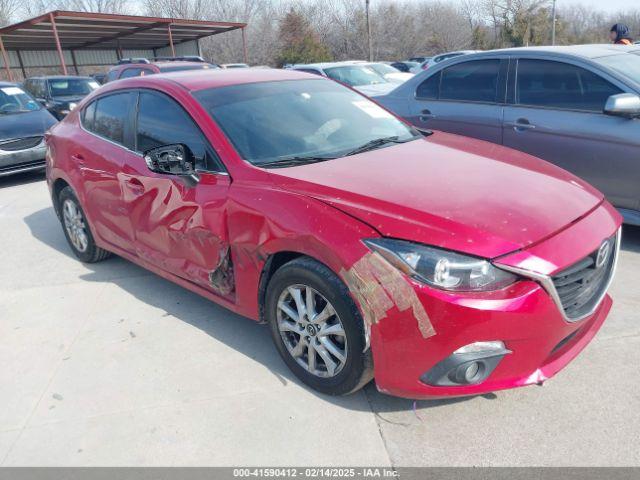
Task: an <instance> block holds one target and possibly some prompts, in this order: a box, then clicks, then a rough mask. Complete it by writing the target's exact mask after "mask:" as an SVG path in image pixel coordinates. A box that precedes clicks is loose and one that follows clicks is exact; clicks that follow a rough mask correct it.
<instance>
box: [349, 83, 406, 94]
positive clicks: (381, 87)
mask: <svg viewBox="0 0 640 480" xmlns="http://www.w3.org/2000/svg"><path fill="white" fill-rule="evenodd" d="M397 86H398V84H397V83H391V82H387V83H377V84H375V85H360V86H358V87H353V88H355V89H356V90H357V91H359V92H360V93H363V94H365V95H366V96H368V97H376V96H378V95H386V94H387V93H389V92H390V91H391V90H393V89H394V88H396V87H397Z"/></svg>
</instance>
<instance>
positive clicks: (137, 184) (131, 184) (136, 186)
mask: <svg viewBox="0 0 640 480" xmlns="http://www.w3.org/2000/svg"><path fill="white" fill-rule="evenodd" d="M125 185H126V186H127V188H128V189H129V190H131V191H132V192H133V193H135V194H136V195H142V194H143V193H144V185H143V184H142V182H141V181H140V180H138V179H137V178H130V179H129V180H127V181H126V182H125Z"/></svg>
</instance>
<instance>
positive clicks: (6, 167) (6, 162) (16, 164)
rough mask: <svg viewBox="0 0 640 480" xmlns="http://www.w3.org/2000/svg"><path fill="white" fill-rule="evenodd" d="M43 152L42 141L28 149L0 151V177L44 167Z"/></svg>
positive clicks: (44, 148)
mask: <svg viewBox="0 0 640 480" xmlns="http://www.w3.org/2000/svg"><path fill="white" fill-rule="evenodd" d="M45 152H46V147H45V145H44V142H43V143H42V144H40V145H38V146H37V147H34V148H30V149H28V150H21V151H18V152H6V151H0V177H3V176H7V175H13V174H16V173H21V172H28V171H32V170H40V169H42V168H44V167H45V161H44V157H45Z"/></svg>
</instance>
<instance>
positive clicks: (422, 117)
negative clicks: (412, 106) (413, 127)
mask: <svg viewBox="0 0 640 480" xmlns="http://www.w3.org/2000/svg"><path fill="white" fill-rule="evenodd" d="M430 118H436V116H435V115H434V114H433V113H431V110H429V109H428V108H425V109H424V110H422V111H421V112H420V121H421V122H426V121H427V120H429V119H430Z"/></svg>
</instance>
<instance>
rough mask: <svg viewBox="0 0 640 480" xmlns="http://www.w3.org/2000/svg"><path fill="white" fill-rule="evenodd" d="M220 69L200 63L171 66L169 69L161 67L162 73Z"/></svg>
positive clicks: (209, 64)
mask: <svg viewBox="0 0 640 480" xmlns="http://www.w3.org/2000/svg"><path fill="white" fill-rule="evenodd" d="M215 68H219V67H217V66H216V65H212V64H211V63H198V64H197V65H180V64H176V65H170V66H167V67H160V71H161V72H179V71H183V70H208V69H215Z"/></svg>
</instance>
